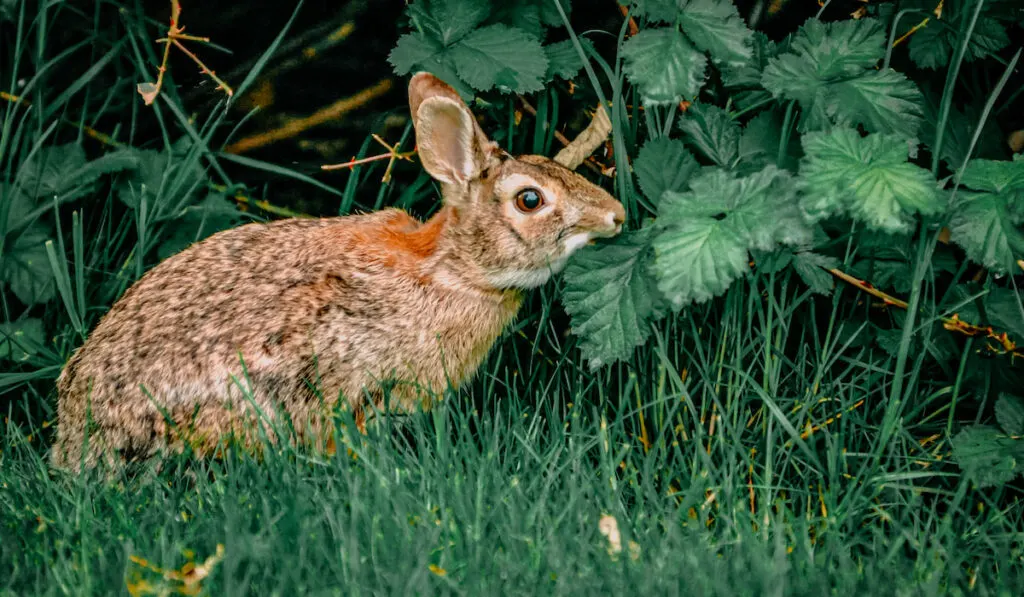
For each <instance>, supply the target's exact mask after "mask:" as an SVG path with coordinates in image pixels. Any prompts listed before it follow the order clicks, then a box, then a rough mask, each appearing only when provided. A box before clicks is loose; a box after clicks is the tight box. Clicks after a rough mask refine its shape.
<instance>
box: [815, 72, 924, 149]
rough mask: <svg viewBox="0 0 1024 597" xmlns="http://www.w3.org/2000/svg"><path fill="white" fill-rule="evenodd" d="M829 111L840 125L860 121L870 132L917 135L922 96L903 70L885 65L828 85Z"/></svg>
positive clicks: (920, 118) (921, 115) (911, 136)
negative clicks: (901, 72) (901, 71)
mask: <svg viewBox="0 0 1024 597" xmlns="http://www.w3.org/2000/svg"><path fill="white" fill-rule="evenodd" d="M830 91H831V95H830V101H831V104H830V106H829V114H830V115H831V116H832V120H833V121H834V122H835V123H836V124H838V125H840V126H848V125H854V124H862V125H864V128H865V129H867V130H868V131H869V132H872V133H894V134H898V135H901V136H903V137H905V138H907V139H913V138H915V137H916V136H917V134H918V131H919V130H920V128H921V122H922V120H923V114H922V108H921V105H922V103H923V100H924V97H923V96H922V95H921V91H920V90H919V89H918V88H917V86H916V85H914V83H913V82H911V81H910V80H909V79H907V78H906V77H905V76H903V75H902V74H900V73H898V72H896V71H894V70H892V69H884V70H878V71H871V72H868V73H865V74H863V75H861V76H859V77H856V78H852V79H849V80H846V81H839V82H837V83H835V84H833V85H832V86H831V88H830Z"/></svg>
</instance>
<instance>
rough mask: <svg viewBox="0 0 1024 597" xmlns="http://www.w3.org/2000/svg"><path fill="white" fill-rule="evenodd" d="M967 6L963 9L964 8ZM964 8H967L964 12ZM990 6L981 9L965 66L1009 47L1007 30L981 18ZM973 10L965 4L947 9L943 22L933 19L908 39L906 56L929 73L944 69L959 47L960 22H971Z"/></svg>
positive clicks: (968, 48) (993, 21)
mask: <svg viewBox="0 0 1024 597" xmlns="http://www.w3.org/2000/svg"><path fill="white" fill-rule="evenodd" d="M965 5H966V6H965ZM963 8H969V10H967V11H964V10H963ZM990 8H991V4H989V5H986V6H985V7H984V8H983V9H982V16H980V17H978V21H977V22H976V23H975V25H974V31H973V32H972V33H971V38H970V40H969V41H968V42H967V53H966V54H965V55H964V59H965V60H966V61H967V62H973V61H974V60H980V59H982V58H987V57H988V56H991V55H993V54H995V53H996V52H998V51H1000V50H1002V49H1003V48H1005V47H1006V46H1007V45H1009V43H1010V38H1009V36H1008V35H1007V33H1006V29H1005V28H1004V27H1003V26H1002V25H1001V24H1000V23H999V21H998V20H996V19H994V18H992V17H990V16H984V13H986V12H988V11H989V9H990ZM971 12H973V6H969V4H968V3H963V4H961V3H956V4H952V5H947V9H946V10H945V11H943V18H942V20H936V19H932V20H930V21H928V23H927V24H926V25H925V26H924V27H922V28H921V29H918V30H917V31H916V32H915V33H914V34H913V35H912V36H911V38H910V46H909V49H908V53H909V55H910V59H911V60H913V61H914V63H915V64H917V66H919V67H921V68H929V69H943V68H945V67H946V66H948V65H949V61H950V59H951V58H952V56H953V51H954V50H955V49H956V48H957V47H959V45H960V41H959V31H960V30H961V26H962V25H963V23H962V21H961V19H963V18H965V17H966V18H968V19H969V18H970V13H971Z"/></svg>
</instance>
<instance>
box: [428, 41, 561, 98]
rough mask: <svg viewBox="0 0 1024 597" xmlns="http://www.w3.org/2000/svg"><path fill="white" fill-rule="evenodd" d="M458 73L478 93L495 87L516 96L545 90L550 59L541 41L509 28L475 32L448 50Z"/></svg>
mask: <svg viewBox="0 0 1024 597" xmlns="http://www.w3.org/2000/svg"><path fill="white" fill-rule="evenodd" d="M448 55H449V56H450V57H451V59H452V61H453V62H454V63H455V69H456V71H457V72H458V73H459V77H461V78H462V79H463V80H464V81H466V82H467V83H469V84H470V85H472V86H473V87H474V88H475V89H477V90H478V91H487V90H489V89H493V88H494V87H499V88H505V89H507V90H509V91H513V92H516V93H531V92H534V91H540V90H541V89H543V88H544V75H545V73H546V72H547V69H548V59H547V56H545V54H544V49H543V48H542V47H541V45H540V42H539V41H537V38H535V37H533V36H531V35H529V34H528V33H526V32H524V31H522V30H520V29H515V28H511V27H506V26H505V25H490V26H488V27H483V28H481V29H477V30H476V31H473V32H472V33H470V34H469V35H467V36H466V37H464V38H463V39H462V40H461V41H459V43H458V44H456V45H455V46H453V47H451V48H449V49H448Z"/></svg>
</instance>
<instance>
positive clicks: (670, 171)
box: [633, 137, 700, 205]
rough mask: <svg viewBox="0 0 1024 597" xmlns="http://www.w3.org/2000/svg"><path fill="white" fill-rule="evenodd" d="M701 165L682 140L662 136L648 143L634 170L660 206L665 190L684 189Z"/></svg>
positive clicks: (651, 197)
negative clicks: (659, 202)
mask: <svg viewBox="0 0 1024 597" xmlns="http://www.w3.org/2000/svg"><path fill="white" fill-rule="evenodd" d="M699 168H700V166H699V165H698V164H697V160H695V159H693V156H692V155H691V154H690V152H689V151H687V149H686V145H685V144H683V142H682V141H678V140H676V139H669V138H667V137H662V138H660V139H654V140H651V141H648V142H647V143H644V146H643V147H641V148H640V153H639V154H638V155H637V158H636V161H635V162H634V163H633V169H634V170H635V171H636V176H637V179H639V181H640V188H641V189H643V191H644V195H646V196H647V198H648V199H650V200H651V202H653V203H654V204H656V205H657V203H658V201H659V200H660V199H661V195H662V193H664V192H665V191H682V190H684V189H686V183H687V182H689V180H690V177H691V176H693V175H694V173H696V172H697V170H698V169H699Z"/></svg>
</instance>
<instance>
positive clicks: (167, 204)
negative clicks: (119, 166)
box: [116, 138, 206, 220]
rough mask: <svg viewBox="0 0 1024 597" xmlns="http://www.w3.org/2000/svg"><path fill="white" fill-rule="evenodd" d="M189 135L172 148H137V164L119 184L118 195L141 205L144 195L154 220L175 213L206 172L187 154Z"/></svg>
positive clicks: (128, 203)
mask: <svg viewBox="0 0 1024 597" xmlns="http://www.w3.org/2000/svg"><path fill="white" fill-rule="evenodd" d="M186 141H187V139H185V138H183V139H181V140H179V141H178V142H176V143H175V145H174V146H172V147H171V148H170V149H169V150H165V151H154V150H137V151H136V156H137V158H138V168H136V169H135V170H134V171H133V172H132V173H131V175H130V176H128V177H125V178H124V179H123V180H121V181H120V183H119V184H118V185H117V186H116V189H117V196H118V198H119V199H120V200H121V201H122V202H124V204H125V205H127V206H128V207H130V208H132V209H138V207H139V203H140V200H141V199H142V197H143V196H145V198H146V202H147V205H148V208H149V213H150V214H151V217H153V218H154V219H155V220H160V219H165V218H168V217H174V216H175V215H176V210H177V209H178V208H179V207H181V206H184V205H185V204H186V203H187V202H188V200H189V198H190V197H191V196H192V195H193V194H195V193H196V192H197V191H198V190H200V188H201V187H202V186H203V182H204V181H205V180H206V173H205V172H204V171H203V168H202V166H201V165H200V164H199V162H198V161H197V160H190V159H187V158H186V154H187V151H188V143H187V142H186Z"/></svg>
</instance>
